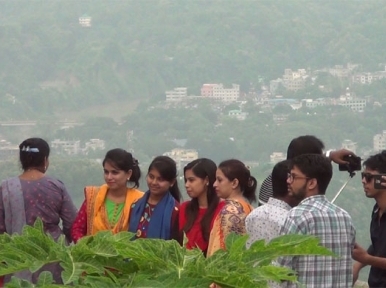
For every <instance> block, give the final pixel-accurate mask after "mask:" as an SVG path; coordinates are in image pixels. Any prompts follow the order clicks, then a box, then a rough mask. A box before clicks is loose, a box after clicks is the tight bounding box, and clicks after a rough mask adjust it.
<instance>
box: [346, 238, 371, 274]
mask: <svg viewBox="0 0 386 288" xmlns="http://www.w3.org/2000/svg"><path fill="white" fill-rule="evenodd" d="M351 253H352V258H353V259H354V260H356V261H358V262H360V263H362V264H363V265H367V261H368V258H369V257H370V255H369V253H367V251H366V249H364V248H362V247H361V246H359V245H358V243H355V244H354V249H353V250H352V252H351ZM358 272H359V271H358Z"/></svg>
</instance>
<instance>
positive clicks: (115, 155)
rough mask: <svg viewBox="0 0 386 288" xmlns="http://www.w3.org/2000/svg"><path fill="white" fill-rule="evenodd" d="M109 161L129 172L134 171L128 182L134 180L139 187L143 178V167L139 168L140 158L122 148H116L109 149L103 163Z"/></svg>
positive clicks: (136, 186) (135, 185) (135, 186)
mask: <svg viewBox="0 0 386 288" xmlns="http://www.w3.org/2000/svg"><path fill="white" fill-rule="evenodd" d="M106 162H108V163H109V164H110V165H112V166H114V167H115V168H118V169H119V170H123V171H125V172H128V171H129V170H131V171H132V174H131V176H130V179H129V180H128V182H133V183H134V187H133V188H138V187H139V178H141V169H140V168H139V163H138V160H137V159H135V158H134V157H133V155H132V154H131V153H129V152H127V151H126V150H124V149H121V148H115V149H112V150H109V151H107V153H106V156H105V159H104V160H103V162H102V165H103V166H105V163H106Z"/></svg>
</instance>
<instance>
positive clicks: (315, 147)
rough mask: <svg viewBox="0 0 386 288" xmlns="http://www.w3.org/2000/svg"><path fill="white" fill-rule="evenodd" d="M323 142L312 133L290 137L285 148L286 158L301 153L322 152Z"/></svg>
mask: <svg viewBox="0 0 386 288" xmlns="http://www.w3.org/2000/svg"><path fill="white" fill-rule="evenodd" d="M323 149H324V143H323V142H322V140H320V139H319V138H316V137H315V136H312V135H304V136H299V137H297V138H294V139H292V141H291V143H290V144H289V145H288V148H287V159H292V158H295V157H296V156H299V155H302V154H323Z"/></svg>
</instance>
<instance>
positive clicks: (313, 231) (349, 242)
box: [279, 154, 355, 288]
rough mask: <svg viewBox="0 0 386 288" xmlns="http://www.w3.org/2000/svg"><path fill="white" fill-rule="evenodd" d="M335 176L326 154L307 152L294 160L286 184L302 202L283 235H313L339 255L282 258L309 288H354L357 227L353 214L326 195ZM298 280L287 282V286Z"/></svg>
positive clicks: (296, 285) (284, 264)
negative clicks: (354, 255)
mask: <svg viewBox="0 0 386 288" xmlns="http://www.w3.org/2000/svg"><path fill="white" fill-rule="evenodd" d="M331 178H332V165H331V162H330V160H329V159H328V158H326V157H325V156H323V155H317V154H305V155H300V156H297V157H295V158H294V159H293V160H292V161H291V165H290V172H289V173H288V178H287V184H288V191H289V194H290V195H291V196H292V197H294V198H297V199H298V200H299V201H301V202H300V204H299V205H298V206H296V207H294V208H292V209H291V211H290V212H289V214H288V216H287V219H286V221H285V223H284V225H283V227H282V229H281V234H282V235H284V234H304V235H313V236H315V237H317V238H318V239H319V240H320V244H321V245H322V246H324V247H326V248H328V249H330V250H331V251H332V252H333V253H335V254H336V256H337V257H332V256H296V257H281V258H280V259H279V264H280V265H282V266H287V267H289V268H291V269H293V270H294V271H295V272H296V273H297V276H298V281H299V282H300V283H301V284H300V286H301V285H304V287H307V288H313V287H314V288H324V287H330V288H331V287H336V288H345V287H351V286H352V281H353V271H352V259H351V252H352V249H353V247H354V243H355V228H354V225H353V223H352V220H351V217H350V215H349V214H348V213H347V212H346V211H345V210H343V209H341V208H340V207H338V206H336V205H334V204H332V203H331V202H329V201H328V200H327V198H326V196H325V194H326V190H327V187H328V184H329V183H330V180H331ZM298 284H299V283H289V282H285V283H284V284H283V286H284V287H298Z"/></svg>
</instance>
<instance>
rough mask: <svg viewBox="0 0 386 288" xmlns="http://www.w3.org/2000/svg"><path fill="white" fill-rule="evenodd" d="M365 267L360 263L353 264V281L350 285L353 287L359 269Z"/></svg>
mask: <svg viewBox="0 0 386 288" xmlns="http://www.w3.org/2000/svg"><path fill="white" fill-rule="evenodd" d="M364 266H365V265H363V264H362V263H359V262H355V263H354V265H353V267H352V271H353V281H352V285H353V286H354V285H355V282H357V280H358V277H359V271H361V269H362V268H363V267H364Z"/></svg>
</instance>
